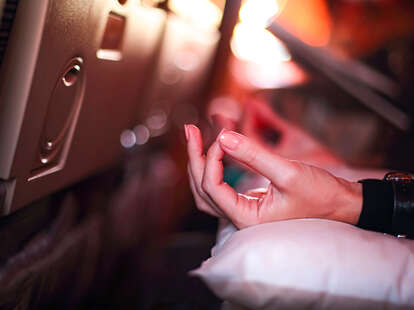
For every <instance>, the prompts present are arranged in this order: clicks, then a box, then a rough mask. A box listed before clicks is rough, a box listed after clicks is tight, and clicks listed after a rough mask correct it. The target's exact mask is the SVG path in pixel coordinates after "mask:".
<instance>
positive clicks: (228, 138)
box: [219, 131, 243, 151]
mask: <svg viewBox="0 0 414 310" xmlns="http://www.w3.org/2000/svg"><path fill="white" fill-rule="evenodd" d="M242 138H243V136H242V135H239V134H238V133H236V132H234V131H226V132H224V133H223V134H221V135H220V139H219V140H220V144H221V145H223V146H224V147H225V148H227V149H229V150H233V151H234V150H235V149H237V147H238V146H239V144H240V143H241V141H242Z"/></svg>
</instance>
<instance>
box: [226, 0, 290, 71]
mask: <svg viewBox="0 0 414 310" xmlns="http://www.w3.org/2000/svg"><path fill="white" fill-rule="evenodd" d="M284 3H285V0H278V1H277V0H245V1H243V4H242V6H241V8H240V12H239V17H240V22H239V23H238V24H237V25H236V27H235V28H234V32H233V37H232V40H231V43H230V44H231V50H232V52H233V54H234V55H235V56H236V57H237V58H238V59H240V60H243V61H249V62H253V63H255V64H260V65H264V66H269V67H272V66H273V65H275V64H276V65H277V64H278V63H279V62H281V61H289V60H290V58H291V57H290V54H289V52H288V51H287V49H286V48H285V47H284V45H283V43H282V42H280V41H279V40H278V39H277V38H275V36H273V35H272V34H271V33H270V32H268V31H267V30H266V29H265V27H266V26H267V25H268V23H269V21H270V20H271V19H272V18H273V17H274V16H276V15H277V14H279V12H280V10H281V8H282V7H283V4H284Z"/></svg>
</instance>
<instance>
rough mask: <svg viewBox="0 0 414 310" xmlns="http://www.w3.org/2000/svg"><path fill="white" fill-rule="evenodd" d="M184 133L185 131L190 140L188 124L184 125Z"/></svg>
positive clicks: (186, 137)
mask: <svg viewBox="0 0 414 310" xmlns="http://www.w3.org/2000/svg"><path fill="white" fill-rule="evenodd" d="M184 133H185V139H186V140H187V141H188V136H189V134H188V125H184Z"/></svg>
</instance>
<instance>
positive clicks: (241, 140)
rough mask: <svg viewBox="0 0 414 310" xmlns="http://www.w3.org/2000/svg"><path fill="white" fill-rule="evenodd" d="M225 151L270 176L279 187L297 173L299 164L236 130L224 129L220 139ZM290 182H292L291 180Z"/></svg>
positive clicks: (267, 176) (265, 175) (262, 173)
mask: <svg viewBox="0 0 414 310" xmlns="http://www.w3.org/2000/svg"><path fill="white" fill-rule="evenodd" d="M218 141H219V143H220V146H221V148H222V149H223V151H224V152H225V153H226V154H228V155H230V156H231V157H232V158H233V159H235V160H237V161H239V162H241V163H243V164H245V165H247V166H248V167H250V168H251V169H253V170H255V171H256V172H258V173H260V174H261V175H263V176H264V177H266V178H268V179H269V180H270V181H271V182H272V183H273V184H275V185H276V186H279V187H284V185H287V183H288V180H292V177H294V176H296V175H297V165H296V164H295V163H294V162H291V161H289V160H287V159H285V158H283V157H280V156H278V155H276V154H274V153H272V152H270V151H269V150H267V149H266V148H264V147H262V146H261V145H259V144H258V143H255V142H254V141H252V140H251V139H249V138H247V137H246V136H243V135H241V134H238V133H236V132H234V131H224V132H222V134H221V135H220V137H219V139H218ZM289 183H290V182H289Z"/></svg>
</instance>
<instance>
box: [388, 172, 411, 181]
mask: <svg viewBox="0 0 414 310" xmlns="http://www.w3.org/2000/svg"><path fill="white" fill-rule="evenodd" d="M384 180H385V181H391V182H401V183H409V182H411V181H413V178H412V177H411V175H409V174H407V173H404V172H389V173H387V174H386V175H385V176H384Z"/></svg>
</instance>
